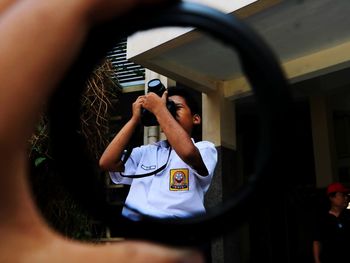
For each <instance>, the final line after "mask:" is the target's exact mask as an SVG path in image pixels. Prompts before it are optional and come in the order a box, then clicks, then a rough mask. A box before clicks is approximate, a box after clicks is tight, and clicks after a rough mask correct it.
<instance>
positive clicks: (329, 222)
mask: <svg viewBox="0 0 350 263" xmlns="http://www.w3.org/2000/svg"><path fill="white" fill-rule="evenodd" d="M349 192H350V189H348V188H346V187H345V186H344V185H343V184H341V183H338V182H336V183H332V184H330V185H329V186H328V187H327V196H328V199H329V201H330V209H329V211H328V212H327V213H324V214H322V215H321V216H320V218H317V219H315V229H314V236H313V255H314V261H315V263H328V262H332V263H336V262H340V260H341V261H343V260H344V259H345V258H347V257H349V256H348V250H349V249H350V211H349V210H348V209H346V208H347V206H348V204H349V196H348V194H349Z"/></svg>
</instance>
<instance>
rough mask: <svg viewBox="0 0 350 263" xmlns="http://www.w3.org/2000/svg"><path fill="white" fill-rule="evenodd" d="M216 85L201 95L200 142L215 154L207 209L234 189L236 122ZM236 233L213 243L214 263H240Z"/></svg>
mask: <svg viewBox="0 0 350 263" xmlns="http://www.w3.org/2000/svg"><path fill="white" fill-rule="evenodd" d="M224 85H225V83H219V84H218V85H217V90H216V91H213V92H208V93H206V94H203V95H202V127H203V135H202V137H203V140H208V141H211V142H213V143H214V144H215V146H216V148H217V150H218V155H219V159H218V164H217V167H216V171H215V176H214V178H213V181H212V184H211V186H210V189H209V191H208V193H207V195H206V206H207V207H208V209H210V208H211V207H215V206H217V205H220V204H221V203H222V202H223V201H224V200H225V199H227V198H229V196H230V194H231V193H232V191H234V188H235V187H236V186H237V182H238V181H239V180H237V176H238V175H237V173H236V171H237V166H236V161H237V160H236V159H237V153H236V118H235V107H234V102H232V101H228V100H227V99H225V97H224V94H223V88H224ZM238 239H239V233H238V232H234V233H227V234H225V235H224V236H222V237H220V238H218V239H216V240H214V242H213V243H212V257H213V263H219V262H220V263H221V262H237V263H239V262H240V253H239V242H238Z"/></svg>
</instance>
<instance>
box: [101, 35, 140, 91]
mask: <svg viewBox="0 0 350 263" xmlns="http://www.w3.org/2000/svg"><path fill="white" fill-rule="evenodd" d="M126 47H127V39H126V38H125V39H123V40H122V41H121V42H119V43H118V44H117V45H116V46H115V47H114V48H113V49H112V50H111V51H109V52H108V54H107V57H108V58H109V59H110V61H111V63H112V65H113V66H114V67H115V69H116V72H117V79H118V81H119V83H120V85H121V86H123V87H128V86H134V85H141V84H144V82H145V69H144V68H143V67H142V66H140V65H137V64H135V63H133V62H131V61H129V60H127V59H126Z"/></svg>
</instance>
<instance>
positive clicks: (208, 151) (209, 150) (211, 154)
mask: <svg viewBox="0 0 350 263" xmlns="http://www.w3.org/2000/svg"><path fill="white" fill-rule="evenodd" d="M196 147H197V148H198V150H199V152H200V154H201V156H202V159H203V162H204V164H205V167H206V168H207V170H208V175H207V176H202V175H200V174H198V173H196V175H197V176H198V178H199V179H200V183H201V186H202V188H203V190H204V191H207V190H208V188H209V185H210V182H211V180H212V178H213V175H214V172H215V167H216V164H217V162H218V153H217V150H216V148H215V145H214V144H213V143H211V142H208V141H201V142H198V143H196Z"/></svg>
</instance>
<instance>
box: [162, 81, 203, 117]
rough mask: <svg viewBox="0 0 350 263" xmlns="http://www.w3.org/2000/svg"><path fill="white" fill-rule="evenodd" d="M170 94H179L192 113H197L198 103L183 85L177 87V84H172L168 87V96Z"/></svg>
mask: <svg viewBox="0 0 350 263" xmlns="http://www.w3.org/2000/svg"><path fill="white" fill-rule="evenodd" d="M170 96H181V97H182V98H184V99H185V101H186V104H187V105H188V107H189V108H190V110H191V113H192V115H194V114H199V115H200V112H199V107H198V103H197V101H196V100H195V98H194V96H193V95H192V94H191V93H190V91H189V90H188V88H187V89H186V88H185V87H179V86H176V87H175V86H172V87H169V88H168V97H170Z"/></svg>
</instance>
